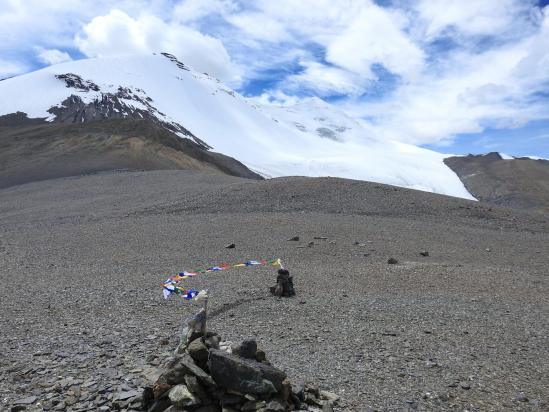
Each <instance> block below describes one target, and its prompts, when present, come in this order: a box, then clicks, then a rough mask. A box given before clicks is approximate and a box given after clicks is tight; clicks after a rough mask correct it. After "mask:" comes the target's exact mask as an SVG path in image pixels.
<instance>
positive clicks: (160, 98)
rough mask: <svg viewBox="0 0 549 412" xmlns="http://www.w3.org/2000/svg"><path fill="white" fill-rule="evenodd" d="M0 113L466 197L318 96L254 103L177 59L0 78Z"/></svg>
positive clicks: (411, 154) (420, 153)
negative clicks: (143, 128) (168, 137)
mask: <svg viewBox="0 0 549 412" xmlns="http://www.w3.org/2000/svg"><path fill="white" fill-rule="evenodd" d="M0 96H1V99H0V116H4V120H5V119H6V118H7V117H6V115H12V117H13V116H14V114H15V113H17V112H20V113H19V116H22V113H24V114H25V115H26V117H28V118H29V119H43V120H42V121H47V122H50V123H61V124H67V123H68V124H72V125H73V124H78V125H80V126H81V128H82V127H83V126H85V125H86V124H87V123H90V124H92V122H96V121H104V120H110V121H113V120H116V119H128V118H129V119H133V120H135V119H137V120H146V121H147V122H148V123H149V124H150V123H152V124H154V126H155V127H158V128H162V129H164V130H167V131H169V132H170V133H172V134H175V135H177V136H179V137H181V138H184V139H189V140H191V141H192V142H193V143H194V144H195V145H197V146H199V147H200V148H202V149H204V150H206V151H209V150H213V151H215V152H219V153H222V154H224V155H226V156H231V157H233V158H235V159H237V160H238V161H239V162H242V163H243V164H244V165H245V166H247V167H248V168H249V169H251V170H252V171H253V172H256V173H259V174H261V175H263V176H264V177H278V176H289V175H302V176H334V177H345V178H352V179H360V180H369V181H374V182H379V183H387V184H392V185H396V186H403V187H408V188H413V189H420V190H425V191H430V192H436V193H441V194H446V195H451V196H457V197H463V198H468V199H471V198H472V196H471V194H470V193H469V192H468V191H467V190H466V189H465V187H464V185H463V184H462V182H461V181H460V179H459V178H458V176H457V175H456V174H455V173H454V172H453V171H452V170H451V169H450V168H449V167H447V166H446V165H445V164H444V157H445V156H444V155H442V154H439V153H436V152H433V151H430V150H427V149H422V148H419V147H416V146H413V145H407V144H403V143H398V142H393V141H380V140H376V139H374V138H371V137H369V136H371V134H370V133H369V130H368V128H367V126H366V125H365V124H363V123H361V122H360V121H358V120H355V119H352V118H350V117H348V116H346V115H345V114H343V113H341V112H339V111H337V110H336V109H335V108H334V107H333V106H331V105H329V104H327V103H325V102H323V101H321V100H319V99H309V100H305V101H304V102H302V103H299V104H297V105H295V106H291V107H277V106H271V105H259V104H258V103H256V102H255V101H252V100H249V99H246V98H244V97H243V96H241V95H239V94H238V93H236V92H234V91H233V90H231V89H230V88H228V87H226V86H225V85H223V84H222V83H221V82H220V81H219V80H217V79H215V78H213V77H211V76H209V75H208V74H203V73H197V72H196V71H194V70H192V69H191V68H190V67H188V66H186V65H185V64H184V63H182V62H180V61H178V60H177V58H176V57H174V56H172V55H170V54H167V53H162V54H158V55H151V56H134V57H117V58H98V59H88V60H78V61H72V62H68V63H62V64H58V65H54V66H50V67H47V68H44V69H42V70H38V71H36V72H33V73H29V74H25V75H22V76H18V77H14V78H10V79H5V80H3V81H0Z"/></svg>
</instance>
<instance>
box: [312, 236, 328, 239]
mask: <svg viewBox="0 0 549 412" xmlns="http://www.w3.org/2000/svg"><path fill="white" fill-rule="evenodd" d="M313 239H316V240H328V238H327V237H326V236H315V237H313Z"/></svg>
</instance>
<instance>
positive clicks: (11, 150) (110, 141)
mask: <svg viewBox="0 0 549 412" xmlns="http://www.w3.org/2000/svg"><path fill="white" fill-rule="evenodd" d="M85 113H86V114H85V116H88V114H87V113H89V111H86V112H85ZM120 169H128V170H169V169H186V170H203V171H210V172H217V173H225V174H229V175H233V176H240V177H246V178H252V179H262V178H261V176H259V175H257V174H256V173H254V172H252V171H250V170H249V169H248V168H247V167H246V166H244V165H243V164H241V163H240V162H238V161H236V160H234V159H232V158H230V157H228V156H224V155H222V154H219V153H215V152H212V151H208V150H206V148H204V146H203V145H202V144H200V143H196V142H195V141H194V139H193V140H191V139H187V138H181V137H180V136H178V135H176V134H174V133H173V132H171V131H169V130H167V129H166V128H164V127H161V126H160V125H159V124H158V123H157V122H154V121H152V120H149V119H140V120H134V119H131V118H115V119H111V120H95V121H92V122H85V123H81V122H77V123H73V122H68V123H65V122H59V123H57V122H55V123H49V122H45V121H43V120H40V119H28V118H27V117H26V116H25V115H24V114H22V113H18V114H14V115H7V116H1V117H0V188H1V187H7V186H12V185H17V184H23V183H28V182H32V181H36V180H45V179H51V178H58V177H66V176H76V175H81V174H87V173H96V172H101V171H108V170H120Z"/></svg>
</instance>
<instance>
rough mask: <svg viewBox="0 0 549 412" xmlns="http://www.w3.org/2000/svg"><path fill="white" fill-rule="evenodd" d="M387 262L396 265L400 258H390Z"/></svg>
mask: <svg viewBox="0 0 549 412" xmlns="http://www.w3.org/2000/svg"><path fill="white" fill-rule="evenodd" d="M387 263H388V264H389V265H396V264H397V263H398V260H396V259H395V258H389V259H387Z"/></svg>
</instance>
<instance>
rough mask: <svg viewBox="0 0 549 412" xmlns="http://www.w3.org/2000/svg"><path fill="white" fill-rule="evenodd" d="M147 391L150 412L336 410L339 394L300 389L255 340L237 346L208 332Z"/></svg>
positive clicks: (146, 404) (188, 346) (145, 404)
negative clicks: (273, 364)
mask: <svg viewBox="0 0 549 412" xmlns="http://www.w3.org/2000/svg"><path fill="white" fill-rule="evenodd" d="M177 352H180V353H177V354H176V355H174V357H173V358H170V359H169V360H168V362H167V365H166V369H165V371H164V373H162V375H160V377H159V378H158V379H157V381H156V382H155V383H154V385H153V386H152V387H146V388H145V389H144V391H143V410H145V411H148V412H163V411H166V412H176V411H193V412H237V411H242V412H253V411H258V412H285V411H317V412H329V411H333V409H332V405H334V404H335V403H337V401H338V396H337V395H335V394H332V393H329V392H325V391H320V390H319V389H318V388H316V387H313V386H309V385H305V386H303V387H302V388H300V389H299V390H298V391H294V390H293V389H292V385H291V383H290V381H289V380H288V378H287V376H286V374H285V373H284V372H283V371H281V370H280V369H277V368H275V367H273V366H272V365H271V364H270V363H269V362H268V361H267V358H266V355H265V352H264V351H262V350H261V349H258V347H257V343H256V342H255V340H252V339H250V340H245V341H244V342H242V344H240V345H237V346H233V345H231V344H230V342H226V341H222V340H221V338H220V337H219V335H217V334H216V333H212V332H207V333H205V334H204V335H202V336H199V337H196V338H195V339H194V340H192V341H190V342H188V343H187V344H186V347H185V349H184V350H182V348H181V347H180V348H178V351H177Z"/></svg>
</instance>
